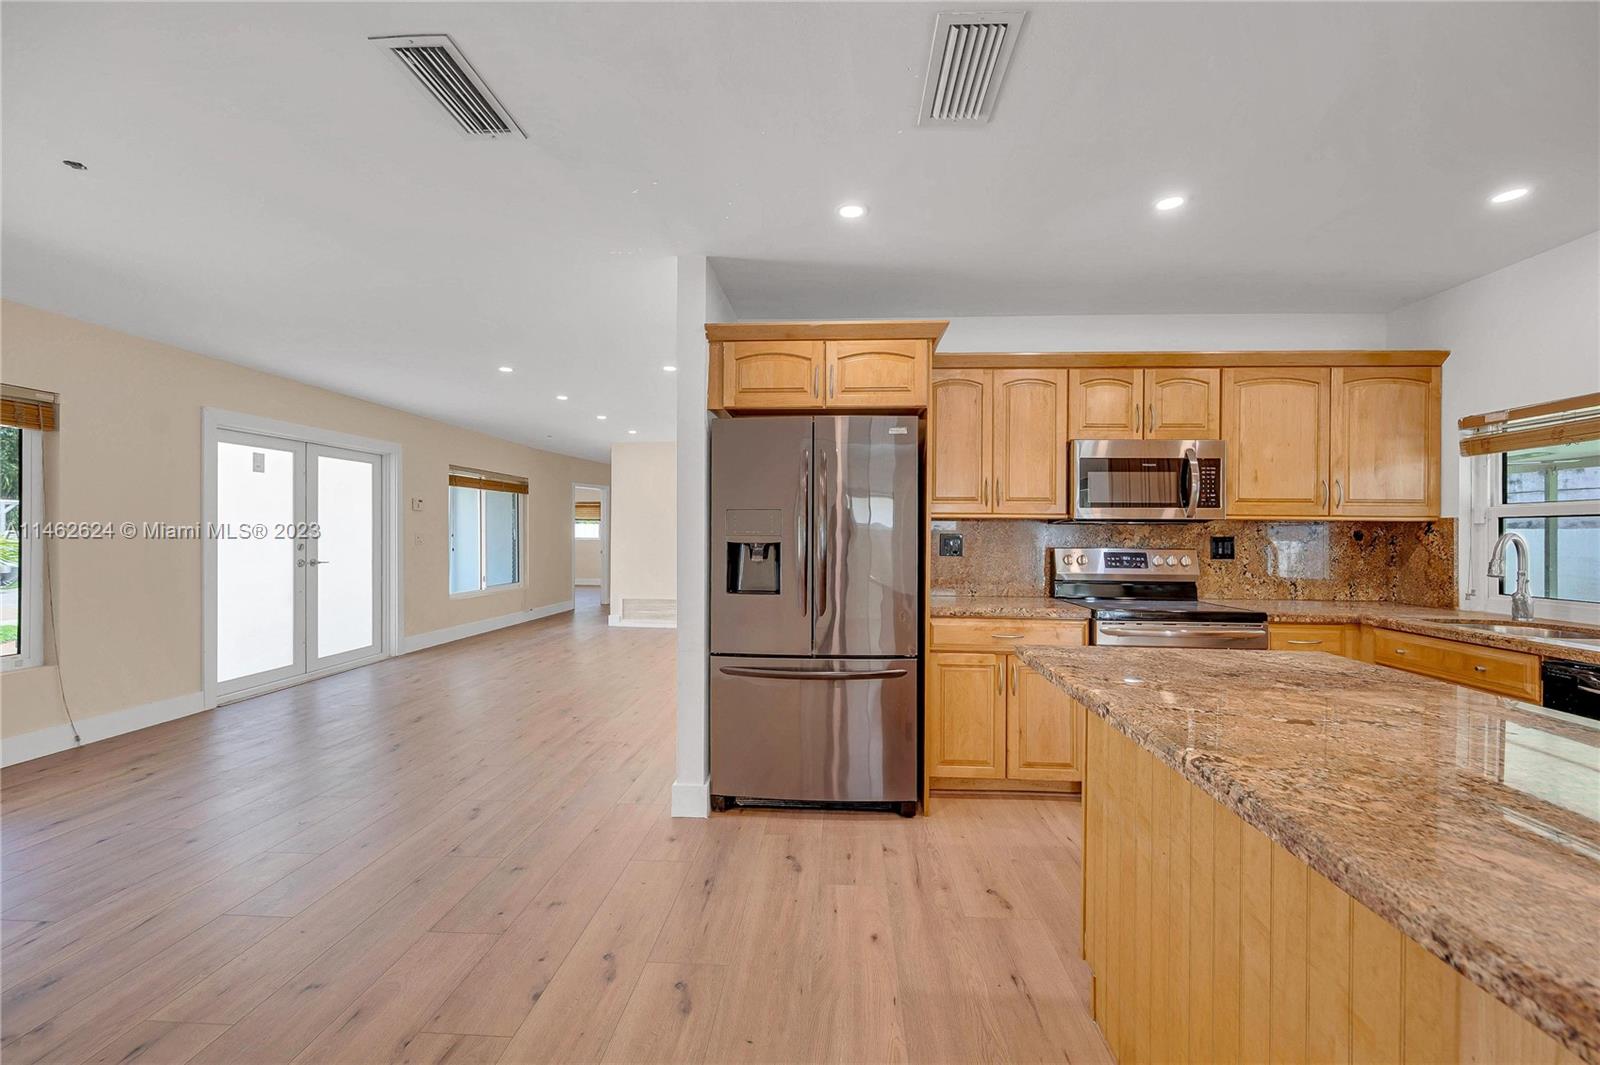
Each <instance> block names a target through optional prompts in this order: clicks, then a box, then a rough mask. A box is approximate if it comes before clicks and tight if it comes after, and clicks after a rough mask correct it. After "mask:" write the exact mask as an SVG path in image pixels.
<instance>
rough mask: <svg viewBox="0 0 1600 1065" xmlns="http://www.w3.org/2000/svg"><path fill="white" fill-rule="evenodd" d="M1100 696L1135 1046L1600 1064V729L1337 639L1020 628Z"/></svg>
mask: <svg viewBox="0 0 1600 1065" xmlns="http://www.w3.org/2000/svg"><path fill="white" fill-rule="evenodd" d="M1017 654H1018V656H1019V657H1020V659H1021V661H1022V662H1023V663H1024V664H1025V665H1026V666H1027V667H1029V668H1031V669H1033V670H1035V671H1037V672H1038V673H1040V674H1041V675H1042V676H1043V677H1044V678H1045V679H1046V680H1047V681H1049V682H1050V683H1052V684H1054V685H1055V686H1056V687H1058V688H1060V689H1061V690H1063V691H1064V692H1065V693H1066V694H1067V695H1068V696H1070V697H1071V698H1072V699H1073V700H1076V701H1077V702H1078V703H1081V704H1082V705H1083V706H1084V707H1085V708H1086V710H1087V714H1086V719H1087V723H1088V728H1087V738H1086V739H1087V752H1086V756H1085V758H1084V773H1085V785H1084V788H1085V791H1084V836H1085V841H1084V937H1083V942H1084V953H1085V957H1086V959H1087V960H1088V962H1089V964H1090V967H1091V968H1092V970H1093V972H1094V976H1095V987H1094V1002H1093V1005H1094V1012H1095V1018H1096V1020H1097V1022H1098V1023H1099V1024H1100V1026H1101V1028H1102V1030H1103V1031H1104V1032H1105V1034H1106V1037H1107V1040H1108V1041H1109V1042H1110V1044H1111V1047H1112V1049H1113V1050H1114V1051H1115V1052H1116V1054H1117V1056H1118V1058H1119V1060H1121V1061H1123V1062H1129V1061H1145V1060H1152V1061H1157V1060H1167V1061H1174V1060H1193V1061H1213V1060H1217V1061H1221V1060H1242V1061H1266V1060H1271V1061H1304V1060H1338V1061H1346V1060H1349V1061H1361V1060H1382V1061H1473V1060H1483V1061H1548V1062H1557V1061H1564V1060H1566V1061H1570V1060H1585V1061H1589V1062H1600V951H1597V950H1596V943H1597V939H1600V729H1597V728H1596V727H1595V726H1594V725H1593V724H1592V723H1589V722H1585V721H1582V720H1580V719H1577V718H1574V717H1570V716H1566V715H1561V714H1557V713H1554V712H1551V711H1546V710H1543V709H1540V708H1538V707H1533V706H1530V705H1528V704H1525V703H1519V702H1515V701H1513V700H1509V699H1504V698H1499V697H1495V696H1491V695H1486V694H1483V693H1480V692H1475V691H1472V690H1469V689H1466V688H1461V687H1457V686H1454V685H1449V684H1444V683H1441V682H1438V681H1433V680H1427V679H1424V678H1421V677H1414V676H1411V675H1408V674H1403V673H1399V672H1397V671H1393V670H1386V669H1380V668H1377V667H1374V666H1369V665H1365V664H1363V663H1359V662H1354V661H1350V660H1348V659H1344V658H1338V657H1334V656H1331V655H1325V654H1306V653H1301V652H1270V651H1266V652H1219V651H1185V650H1173V649H1135V648H1093V647H1090V648H1046V647H1035V646H1024V647H1020V648H1018V649H1017Z"/></svg>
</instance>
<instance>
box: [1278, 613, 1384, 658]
mask: <svg viewBox="0 0 1600 1065" xmlns="http://www.w3.org/2000/svg"><path fill="white" fill-rule="evenodd" d="M1267 644H1268V646H1269V647H1270V648H1271V649H1272V650H1274V651H1324V652H1326V653H1327V654H1330V655H1343V656H1344V657H1345V658H1359V657H1361V626H1360V625H1315V624H1311V623H1308V622H1281V623H1280V622H1276V621H1274V622H1273V623H1272V624H1270V625H1269V626H1267Z"/></svg>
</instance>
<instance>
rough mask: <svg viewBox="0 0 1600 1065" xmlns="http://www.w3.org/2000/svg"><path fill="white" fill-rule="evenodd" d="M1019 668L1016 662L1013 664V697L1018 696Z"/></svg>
mask: <svg viewBox="0 0 1600 1065" xmlns="http://www.w3.org/2000/svg"><path fill="white" fill-rule="evenodd" d="M1018 668H1019V667H1018V665H1017V664H1016V663H1015V662H1013V663H1011V694H1012V695H1015V694H1017V670H1018Z"/></svg>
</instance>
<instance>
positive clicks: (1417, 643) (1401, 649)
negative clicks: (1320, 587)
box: [1372, 629, 1541, 703]
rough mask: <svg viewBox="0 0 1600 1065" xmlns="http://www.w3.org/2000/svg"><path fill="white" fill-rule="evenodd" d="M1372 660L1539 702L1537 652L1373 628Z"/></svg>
mask: <svg viewBox="0 0 1600 1065" xmlns="http://www.w3.org/2000/svg"><path fill="white" fill-rule="evenodd" d="M1372 661H1373V662H1374V663H1376V664H1377V665H1380V666H1391V667H1393V668H1394V669H1403V670H1405V671H1406V672H1407V673H1420V674H1421V675H1422V676H1425V677H1433V678H1435V679H1436V680H1446V681H1449V682H1450V683H1452V684H1459V685H1461V686H1462V687H1464V688H1477V689H1478V690H1479V691H1486V692H1490V693H1492V694H1494V695H1509V696H1511V697H1513V698H1516V699H1525V700H1527V701H1529V702H1534V703H1537V702H1539V701H1540V698H1541V696H1540V690H1541V683H1540V675H1539V656H1538V655H1530V654H1524V653H1522V652H1520V651H1503V650H1501V649H1500V648H1498V647H1479V646H1478V645H1476V644H1470V643H1459V642H1457V641H1455V640H1439V639H1435V638H1434V637H1432V636H1418V635H1415V634H1413V633H1409V632H1393V631H1391V630H1389V629H1376V630H1374V632H1373V634H1372Z"/></svg>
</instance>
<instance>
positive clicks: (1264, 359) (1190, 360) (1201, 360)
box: [933, 348, 1450, 370]
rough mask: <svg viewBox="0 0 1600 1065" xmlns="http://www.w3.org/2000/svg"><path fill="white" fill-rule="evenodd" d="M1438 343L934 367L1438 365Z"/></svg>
mask: <svg viewBox="0 0 1600 1065" xmlns="http://www.w3.org/2000/svg"><path fill="white" fill-rule="evenodd" d="M1449 357H1450V353H1449V352H1448V351H1445V350H1442V349H1399V348H1396V349H1365V350H1358V349H1338V350H1322V351H1315V350H1313V351H941V352H938V353H936V354H935V355H934V356H933V367H934V369H936V370H989V369H1011V368H1016V369H1022V368H1039V369H1067V370H1073V369H1095V368H1100V367H1145V368H1154V369H1178V368H1183V367H1216V368H1226V367H1237V366H1442V365H1444V361H1445V360H1446V359H1447V358H1449Z"/></svg>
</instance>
